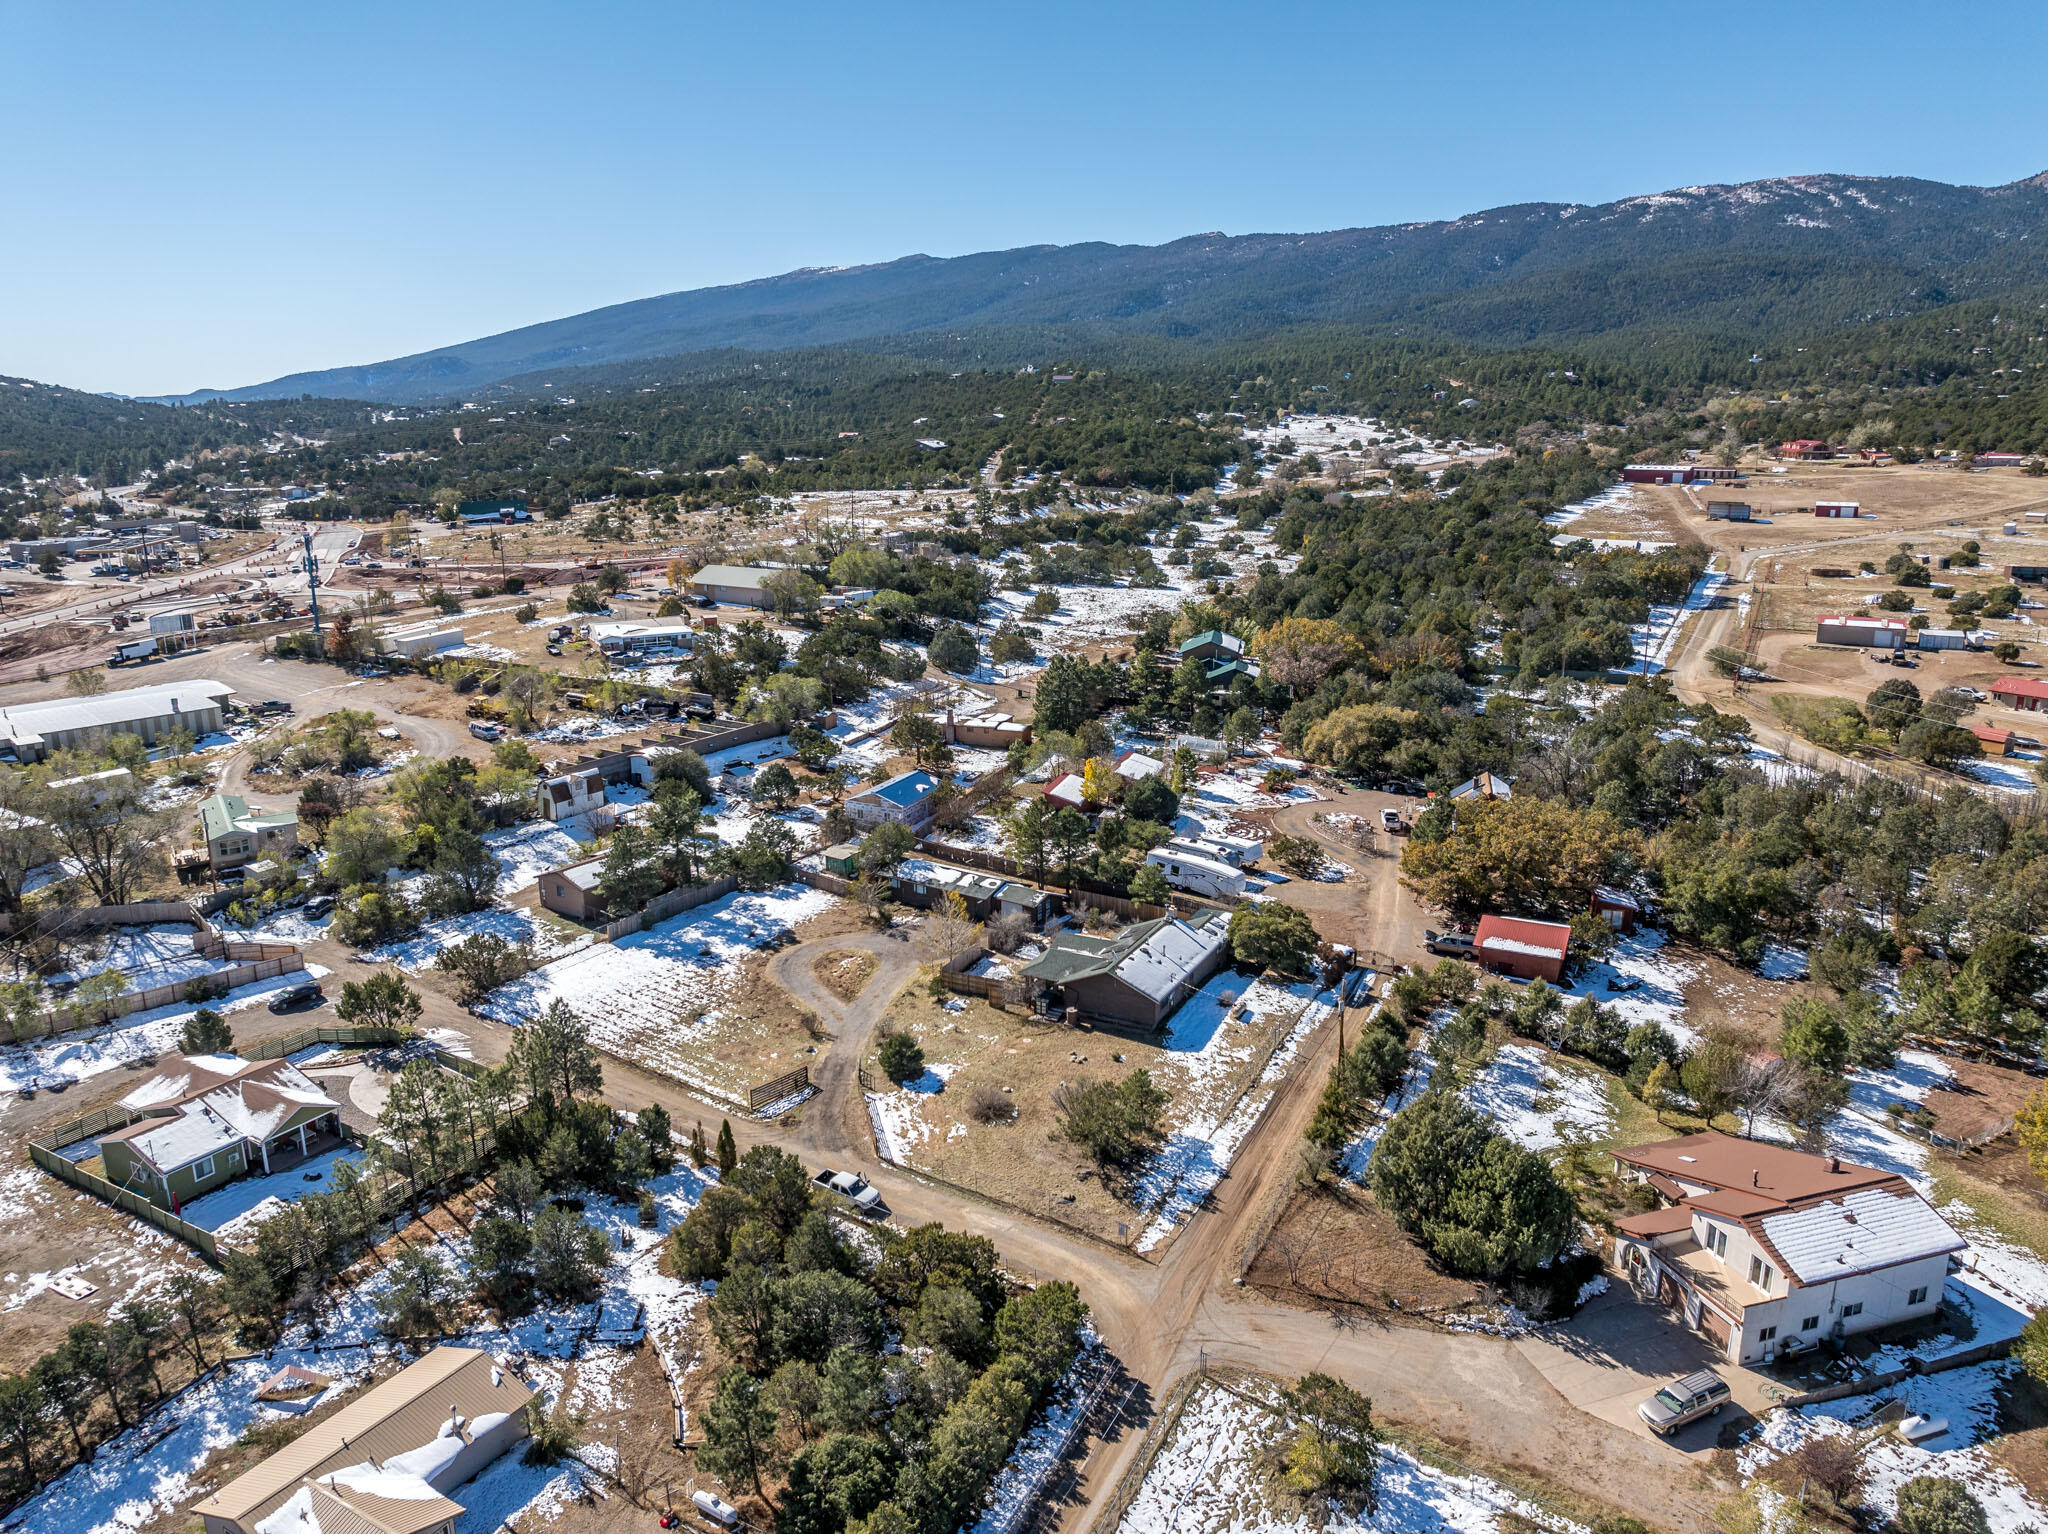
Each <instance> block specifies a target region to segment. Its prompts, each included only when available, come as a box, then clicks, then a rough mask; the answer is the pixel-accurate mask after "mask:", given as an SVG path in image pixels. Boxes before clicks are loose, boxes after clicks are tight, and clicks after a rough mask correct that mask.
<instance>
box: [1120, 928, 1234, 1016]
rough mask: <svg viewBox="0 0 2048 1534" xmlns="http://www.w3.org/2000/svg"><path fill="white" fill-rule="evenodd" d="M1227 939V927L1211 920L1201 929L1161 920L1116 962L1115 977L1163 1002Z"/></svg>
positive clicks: (1228, 934)
mask: <svg viewBox="0 0 2048 1534" xmlns="http://www.w3.org/2000/svg"><path fill="white" fill-rule="evenodd" d="M1229 941H1230V929H1229V928H1228V927H1227V926H1226V925H1225V924H1224V923H1223V922H1220V921H1216V920H1214V919H1211V920H1210V921H1209V922H1208V923H1207V924H1206V925H1205V926H1203V927H1200V928H1197V927H1194V926H1191V925H1189V924H1188V923H1187V922H1184V921H1177V920H1176V921H1169V922H1163V923H1161V924H1160V927H1159V930H1158V931H1156V932H1154V933H1153V934H1152V935H1151V936H1150V937H1148V938H1146V939H1145V941H1144V942H1143V943H1141V944H1139V945H1138V947H1136V948H1134V949H1133V950H1131V953H1130V955H1129V956H1128V957H1127V958H1125V960H1124V961H1123V962H1122V963H1121V964H1119V965H1117V967H1116V977H1117V979H1119V980H1121V981H1123V982H1124V984H1126V985H1128V986H1130V987H1131V989H1133V990H1135V991H1141V992H1143V993H1144V994H1145V995H1147V996H1149V997H1151V998H1152V1000H1154V1001H1164V1000H1165V999H1166V998H1167V997H1168V996H1169V995H1171V994H1172V992H1173V988H1174V987H1175V986H1177V985H1179V984H1181V983H1182V982H1183V981H1185V980H1186V979H1187V978H1188V976H1190V975H1192V974H1193V973H1194V972H1195V971H1196V970H1197V969H1198V968H1200V967H1201V966H1202V965H1203V964H1204V963H1206V962H1207V961H1208V960H1209V958H1210V957H1211V956H1212V955H1213V954H1214V953H1215V952H1216V950H1217V949H1219V948H1221V947H1222V946H1223V945H1224V944H1225V943H1227V942H1229Z"/></svg>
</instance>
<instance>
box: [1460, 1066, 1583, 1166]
mask: <svg viewBox="0 0 2048 1534" xmlns="http://www.w3.org/2000/svg"><path fill="white" fill-rule="evenodd" d="M1462 1095H1463V1096H1464V1099H1465V1101H1466V1102H1468V1103H1470V1104H1471V1105H1472V1106H1473V1107H1475V1108H1477V1109H1478V1110H1479V1111H1480V1112H1481V1113H1483V1114H1485V1115H1486V1116H1487V1117H1488V1118H1490V1119H1492V1120H1493V1122H1494V1124H1495V1125H1496V1126H1497V1127H1498V1128H1499V1130H1500V1132H1501V1133H1502V1134H1504V1135H1506V1136H1507V1137H1508V1138H1509V1139H1510V1140H1513V1141H1514V1142H1515V1143H1516V1144H1517V1145H1519V1146H1521V1147H1522V1148H1523V1149H1524V1150H1532V1151H1546V1150H1556V1149H1557V1148H1558V1147H1559V1146H1561V1145H1564V1144H1567V1143H1568V1142H1570V1141H1574V1140H1597V1139H1600V1138H1601V1137H1603V1136H1604V1135H1606V1134H1608V1133H1609V1132H1610V1131H1612V1130H1613V1128H1614V1108H1613V1105H1612V1104H1611V1103H1609V1102H1608V1100H1607V1092H1606V1090H1605V1088H1604V1086H1603V1084H1602V1082H1601V1079H1600V1077H1599V1076H1597V1075H1595V1074H1592V1073H1589V1072H1585V1071H1577V1070H1571V1069H1567V1068H1566V1067H1565V1066H1564V1065H1563V1063H1562V1062H1561V1061H1558V1060H1555V1059H1553V1058H1552V1057H1551V1055H1550V1054H1549V1052H1548V1051H1546V1050H1544V1049H1542V1048H1540V1047H1538V1046H1536V1045H1534V1044H1507V1045H1503V1046H1502V1047H1501V1049H1500V1052H1499V1053H1498V1054H1496V1055H1495V1056H1494V1057H1493V1060H1492V1062H1491V1063H1490V1064H1488V1065H1487V1067H1486V1069H1484V1070H1483V1071H1480V1072H1479V1073H1478V1074H1477V1075H1476V1076H1474V1077H1473V1078H1472V1080H1471V1081H1469V1082H1467V1083H1466V1085H1465V1090H1464V1093H1463V1094H1462Z"/></svg>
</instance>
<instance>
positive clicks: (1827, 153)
mask: <svg viewBox="0 0 2048 1534" xmlns="http://www.w3.org/2000/svg"><path fill="white" fill-rule="evenodd" d="M2044 45H2048V8H2044V7H2042V6H2040V5H2038V4H2031V5H1999V4H1981V5H1971V6H1968V7H1960V8H1956V9H1954V10H1950V9H1949V8H1947V7H1936V6H1931V5H1927V6H1905V5H1895V4H1887V3H1884V0H1868V3H1864V4H1860V5H1848V4H1841V5H1835V4H1813V5H1785V4H1775V5H1753V4H1743V3H1723V4H1719V5H1716V6H1713V7H1708V8H1701V7H1695V6H1676V5H1663V4H1633V5H1621V4H1580V5H1570V6H1567V5H1541V4H1530V3H1523V4H1509V5H1492V4H1483V3H1468V4H1463V5H1452V6H1439V5H1427V4H1416V3H1410V4H1408V5H1404V6H1398V7H1396V6H1386V5H1379V4H1371V3H1354V4H1348V5H1299V6H1287V5H1273V4H1265V5H1261V4H1255V3H1254V4H1237V5H1215V4H1208V3H1204V0H1181V3H1178V4H1159V5H1152V4H1113V3H1107V0H1099V3H1096V4H1082V5H1067V4H1060V3H1032V4H1029V5H1016V4H1010V5H988V4H984V5H962V4H958V3H955V4H952V5H891V4H886V3H874V4H870V5H868V6H865V7H860V6H848V5H831V6H827V5H810V4H803V3H784V4H781V5H776V6H762V5H733V4H730V3H728V4H723V5H718V6H700V5H695V4H684V3H672V4H644V5H630V4H611V3H604V0H580V3H576V4H556V5H540V4H528V3H522V0H501V3H498V4H494V5H489V6H484V5H467V4H460V3H443V0H412V3H410V4H404V5H396V4H383V3H378V0H357V3H350V4H335V5H303V4H284V5H278V4H265V5H255V4H247V5H233V4H205V3H194V4H171V5H166V4H162V3H161V0H157V3H151V4H147V5H143V4H132V5H131V4H95V3H92V0H78V3H60V0H40V3H34V4H24V3H17V0H0V62H4V63H5V64H6V65H7V69H6V78H7V81H8V101H7V106H6V120H7V131H6V137H5V139H4V140H0V208H5V209H7V210H9V215H10V216H9V218H8V219H7V224H8V226H9V227H8V230H7V234H6V236H5V237H4V238H0V373H6V374H14V375H19V376H26V377H33V378H41V379H45V380H48V381H51V382H57V383H65V384H70V385H73V386H75V387H80V388H89V389H106V390H118V391H122V392H128V393H158V392H170V391H175V390H184V389H189V388H195V387H199V386H230V385H235V384H244V383H252V382H256V381H258V380H260V379H264V378H269V377H273V376H275V375H277V374H280V373H285V372H290V371H295V370H298V369H302V368H318V367H331V366H338V365H341V364H346V363H355V362H368V361H374V360H378V359H381V358H385V357H390V356H397V355H401V354H404V353H407V352H412V351H419V350H423V349H425V348H428V347H432V346H438V345H443V344H447V343H450V342H454V341H460V340H466V339H469V338H471V337H474V336H478V335H485V334H489V333H491V332H493V331H497V330H503V329H508V328H511V327H513V326H517V325H521V324H526V323H530V322H533V321H537V320H542V319H548V318H553V317H555V316H558V315H563V314H571V313H575V312H577V311H579V310H583V309H588V308H593V307H596V306H598V305H601V304H606V303H613V302H617V301H619V300H623V299H629V298H639V297H644V296H647V295H649V294H653V293H662V292H670V291H674V290H676V289H681V288H690V287H698V286H703V285H707V284H713V283H724V282H735V281H743V280H745V279H747V278H749V277H755V276H761V275H766V274H769V273H773V272H779V271H786V270H788V269H790V268H793V267H798V266H809V265H841V264H852V263H857V262H864V261H874V260H885V259H888V258H890V257H893V256H898V255H903V254H906V253H909V252H913V251H924V252H929V253H931V254H934V255H953V254H959V253H962V252H967V251H974V250H985V249H991V248H1001V247H1005V246H1012V245H1025V244H1037V243H1044V242H1055V243H1067V242H1072V241H1078V240H1091V239H1101V240H1112V241H1120V242H1143V243H1152V242H1157V241H1161V240H1167V239H1172V238H1174V237H1176V236H1179V235H1183V234H1188V233H1194V232H1199V231H1203V230H1210V229H1220V230H1223V231H1225V232H1228V233H1232V234H1238V233H1245V232H1249V231H1272V230H1289V231H1292V230H1311V229H1331V228H1342V227H1347V226H1353V225H1361V224H1375V223H1389V222H1400V221H1406V220H1412V219H1429V218H1443V217H1452V216H1455V215H1457V214H1460V213H1464V212H1469V211H1474V210H1477V209H1481V208H1485V207H1489V206H1496V205H1499V204H1502V203H1508V202H1521V201H1536V200H1558V201H1583V202H1592V201H1601V200H1605V199H1608V198H1613V197H1618V196H1623V195H1627V194H1630V193H1635V192H1646V191H1654V190H1660V189H1662V188H1665V187H1669V186H1679V185H1686V184H1691V183H1697V182H1717V181H1739V180H1746V179H1750V178H1753V177H1759V176H1767V175H1780V174H1792V173H1798V172H1804V171H1821V170H1839V171H1849V172H1859V173H1866V174H1894V175H1916V176H1925V177H1929V178H1932V179H1937V180H1944V181H1957V182H1970V183H1977V184H1995V183H1999V182H2004V181H2010V180H2013V179H2016V178H2018V177H2021V176H2027V175H2032V174H2035V173H2036V172H2039V171H2041V170H2044V169H2048V91H2044V90H2043V89H2042V88H2041V86H2040V82H2039V78H2038V67H2039V62H2040V60H2041V59H2042V58H2043V57H2044V56H2048V46H2044Z"/></svg>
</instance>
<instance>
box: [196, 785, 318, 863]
mask: <svg viewBox="0 0 2048 1534" xmlns="http://www.w3.org/2000/svg"><path fill="white" fill-rule="evenodd" d="M199 835H200V837H201V838H202V839H203V840H204V841H205V842H206V861H207V862H208V863H210V864H211V865H212V866H213V871H214V872H215V873H220V872H222V871H223V870H225V869H229V868H241V867H244V866H245V865H247V864H250V863H253V862H256V861H257V860H258V859H259V858H277V859H280V860H282V859H284V858H288V857H290V856H291V855H292V854H293V853H295V852H297V851H298V850H299V816H298V812H297V811H296V810H252V809H251V808H249V801H248V800H247V799H244V798H243V797H242V796H241V795H240V794H215V795H213V796H212V797H211V798H208V799H202V800H200V802H199Z"/></svg>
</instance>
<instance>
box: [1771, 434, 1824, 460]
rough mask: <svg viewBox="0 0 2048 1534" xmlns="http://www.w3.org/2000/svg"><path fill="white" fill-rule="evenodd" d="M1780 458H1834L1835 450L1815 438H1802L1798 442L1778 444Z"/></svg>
mask: <svg viewBox="0 0 2048 1534" xmlns="http://www.w3.org/2000/svg"><path fill="white" fill-rule="evenodd" d="M1778 456H1779V457H1780V458H1832V457H1834V456H1835V450H1834V449H1833V448H1831V447H1829V446H1828V445H1827V444H1826V443H1825V442H1822V441H1820V440H1819V439H1818V438H1815V437H1801V438H1799V440H1798V441H1796V442H1780V443H1779V444H1778Z"/></svg>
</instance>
